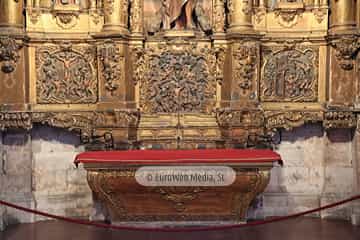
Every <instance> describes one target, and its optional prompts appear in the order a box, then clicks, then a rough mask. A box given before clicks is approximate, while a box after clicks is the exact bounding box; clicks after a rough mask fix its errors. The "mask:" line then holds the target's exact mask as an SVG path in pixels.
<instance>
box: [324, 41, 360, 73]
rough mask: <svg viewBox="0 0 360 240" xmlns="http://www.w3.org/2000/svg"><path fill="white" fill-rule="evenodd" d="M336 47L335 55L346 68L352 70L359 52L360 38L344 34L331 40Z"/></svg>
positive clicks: (342, 66) (343, 67)
mask: <svg viewBox="0 0 360 240" xmlns="http://www.w3.org/2000/svg"><path fill="white" fill-rule="evenodd" d="M331 45H332V46H333V47H334V48H335V51H336V52H335V56H336V59H337V60H338V62H339V64H340V66H341V68H342V69H344V70H352V69H353V68H354V61H355V59H356V56H357V53H358V52H359V50H360V38H358V37H356V36H344V37H342V38H340V39H337V40H334V41H332V42H331Z"/></svg>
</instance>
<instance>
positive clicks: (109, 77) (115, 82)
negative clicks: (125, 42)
mask: <svg viewBox="0 0 360 240" xmlns="http://www.w3.org/2000/svg"><path fill="white" fill-rule="evenodd" d="M98 54H99V58H100V62H101V66H102V69H101V70H102V76H103V78H104V81H105V89H106V90H107V91H109V92H111V94H113V93H114V91H115V90H117V89H118V88H119V86H120V84H119V80H120V77H121V62H122V61H124V60H123V58H124V57H123V56H120V52H119V48H118V47H117V46H116V43H114V41H112V40H106V41H105V42H104V44H103V45H102V46H101V47H100V48H99V52H98Z"/></svg>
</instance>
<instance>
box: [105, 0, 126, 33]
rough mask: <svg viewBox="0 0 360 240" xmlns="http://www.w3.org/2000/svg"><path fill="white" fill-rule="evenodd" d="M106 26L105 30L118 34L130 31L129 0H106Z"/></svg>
mask: <svg viewBox="0 0 360 240" xmlns="http://www.w3.org/2000/svg"><path fill="white" fill-rule="evenodd" d="M103 5H104V26H103V29H102V31H103V32H111V33H115V34H116V33H118V34H122V35H123V34H125V35H127V34H128V33H129V31H128V5H129V2H128V0H104V2H103Z"/></svg>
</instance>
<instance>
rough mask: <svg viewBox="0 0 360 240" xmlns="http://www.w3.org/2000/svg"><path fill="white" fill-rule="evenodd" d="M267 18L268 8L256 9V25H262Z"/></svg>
mask: <svg viewBox="0 0 360 240" xmlns="http://www.w3.org/2000/svg"><path fill="white" fill-rule="evenodd" d="M265 16H266V8H264V7H258V8H255V21H256V23H261V22H262V21H263V19H264V18H265Z"/></svg>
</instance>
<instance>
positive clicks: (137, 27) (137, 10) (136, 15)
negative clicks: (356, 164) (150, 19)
mask: <svg viewBox="0 0 360 240" xmlns="http://www.w3.org/2000/svg"><path fill="white" fill-rule="evenodd" d="M143 3H144V0H131V10H130V12H131V16H130V30H131V34H132V35H133V36H143V33H144V9H143V8H144V4H143Z"/></svg>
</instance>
